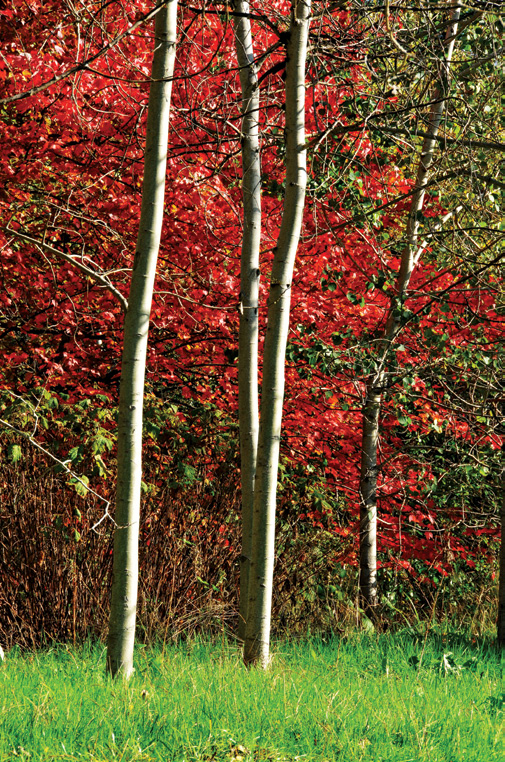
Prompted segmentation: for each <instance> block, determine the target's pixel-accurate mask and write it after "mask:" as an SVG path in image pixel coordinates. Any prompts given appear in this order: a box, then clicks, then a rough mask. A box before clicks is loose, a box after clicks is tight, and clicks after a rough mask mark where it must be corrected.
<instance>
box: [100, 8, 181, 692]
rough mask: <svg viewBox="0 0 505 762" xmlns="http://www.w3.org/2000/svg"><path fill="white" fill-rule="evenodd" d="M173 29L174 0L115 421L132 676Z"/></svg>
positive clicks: (152, 109) (156, 87)
mask: <svg viewBox="0 0 505 762" xmlns="http://www.w3.org/2000/svg"><path fill="white" fill-rule="evenodd" d="M176 32H177V0H169V2H168V3H167V5H165V6H164V7H163V8H162V9H161V10H160V11H159V12H158V14H157V15H156V27H155V48H154V56H153V64H152V81H151V88H150V93H149V105H148V116H147V136H146V150H145V159H144V182H143V186H142V207H141V213H140V224H139V233H138V238H137V247H136V252H135V260H134V263H133V273H132V280H131V285H130V296H129V299H128V311H127V313H126V318H125V323H124V339H123V358H122V365H121V387H120V399H119V421H118V456H117V457H118V483H117V495H116V513H115V521H116V529H115V533H114V562H113V578H112V594H111V611H110V620H109V635H108V641H107V670H108V672H109V673H110V674H111V675H112V676H115V675H118V674H120V675H122V676H124V677H125V678H128V677H129V676H130V675H131V673H132V671H133V646H134V639H135V620H136V613H137V585H138V536H139V518H140V485H141V475H142V407H143V397H144V375H145V364H146V352H147V337H148V331H149V316H150V312H151V302H152V293H153V287H154V278H155V274H156V263H157V258H158V250H159V245H160V238H161V228H162V222H163V204H164V198H165V174H166V162H167V147H168V122H169V113H170V96H171V90H172V76H173V71H174V61H175V47H176Z"/></svg>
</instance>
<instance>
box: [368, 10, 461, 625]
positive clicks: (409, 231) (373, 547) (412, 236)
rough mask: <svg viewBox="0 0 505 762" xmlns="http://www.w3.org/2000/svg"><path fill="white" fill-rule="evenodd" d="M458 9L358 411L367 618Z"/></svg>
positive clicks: (374, 594)
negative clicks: (382, 477) (383, 473)
mask: <svg viewBox="0 0 505 762" xmlns="http://www.w3.org/2000/svg"><path fill="white" fill-rule="evenodd" d="M459 16H460V8H459V7H454V8H452V10H451V17H450V24H449V25H448V26H447V29H446V32H445V40H444V57H443V58H441V60H440V71H439V75H438V82H437V85H436V86H435V90H434V92H433V97H432V99H431V100H432V102H433V103H434V105H433V107H432V109H431V111H430V114H429V119H428V128H427V136H426V137H425V139H424V142H423V146H422V149H421V155H420V157H419V165H418V170H417V176H416V180H415V185H414V193H413V196H412V203H411V206H410V210H409V216H408V220H407V226H406V246H405V248H404V249H403V252H402V256H401V263H400V270H399V272H398V276H397V281H396V289H395V291H396V297H395V301H394V304H393V305H392V308H391V310H390V314H389V318H388V320H387V323H386V327H385V329H384V333H383V336H382V338H381V340H380V345H379V346H380V347H381V352H380V353H379V357H378V359H377V361H376V369H375V373H374V374H373V375H372V377H371V378H370V379H369V381H368V382H367V386H366V397H365V403H364V406H363V435H362V447H361V469H360V483H359V493H360V532H359V540H360V566H359V569H360V578H359V580H360V581H359V584H360V594H361V601H362V604H363V607H364V610H365V613H366V614H367V615H368V616H371V617H372V618H373V616H374V612H375V610H376V607H377V604H378V594H377V476H378V460H377V447H378V440H379V431H380V424H379V416H380V411H381V403H382V395H383V391H384V382H385V380H386V371H385V368H384V366H385V362H386V358H387V355H388V352H389V350H390V347H391V344H392V342H393V341H394V339H395V337H396V336H397V334H398V332H399V331H400V329H401V321H402V308H403V305H404V302H405V300H406V298H407V296H408V287H409V283H410V279H411V276H412V272H413V270H414V268H415V266H416V264H417V262H418V260H419V257H420V256H421V254H422V252H423V250H424V248H425V244H422V245H421V246H419V244H418V237H419V226H420V220H419V217H420V215H419V213H420V212H421V210H422V208H423V205H424V196H425V193H426V186H427V183H428V179H429V175H430V169H431V168H432V165H433V158H434V150H435V146H436V145H437V134H438V130H439V127H440V122H441V120H442V115H443V113H444V108H445V101H446V99H447V95H448V88H449V73H450V65H451V60H452V55H453V50H454V42H455V38H456V34H457V29H458V20H459Z"/></svg>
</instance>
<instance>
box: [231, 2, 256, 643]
mask: <svg viewBox="0 0 505 762" xmlns="http://www.w3.org/2000/svg"><path fill="white" fill-rule="evenodd" d="M235 11H236V12H237V13H239V14H242V15H240V16H235V17H234V25H235V47H236V51H237V60H238V65H239V72H240V86H241V89H242V133H241V142H242V194H243V200H244V201H243V203H244V229H243V238H242V258H241V263H240V299H239V309H240V327H239V351H238V401H239V432H240V479H241V487H242V554H241V557H240V608H239V625H238V637H239V639H240V640H241V641H243V640H244V638H245V623H246V621H247V597H248V590H249V564H250V559H251V543H252V514H253V500H254V476H255V473H256V451H257V449H258V425H259V421H258V291H259V276H260V269H259V252H260V238H261V162H260V148H259V137H258V132H259V122H258V119H259V107H260V97H259V95H260V94H259V87H258V75H257V70H256V65H255V63H254V51H253V44H252V35H251V20H250V18H249V3H248V2H247V0H236V2H235Z"/></svg>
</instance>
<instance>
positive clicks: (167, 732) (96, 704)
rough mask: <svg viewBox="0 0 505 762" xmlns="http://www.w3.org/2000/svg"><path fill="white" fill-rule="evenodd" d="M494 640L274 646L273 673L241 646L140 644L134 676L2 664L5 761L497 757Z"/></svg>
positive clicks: (499, 716)
mask: <svg viewBox="0 0 505 762" xmlns="http://www.w3.org/2000/svg"><path fill="white" fill-rule="evenodd" d="M502 658H503V657H501V656H500V654H499V653H498V652H497V650H496V649H495V648H494V646H493V645H492V641H491V639H489V640H487V639H486V638H485V637H483V638H480V639H476V638H474V637H472V636H471V635H468V636H467V635H461V634H460V635H449V634H444V633H442V632H433V631H432V632H431V633H429V634H425V635H423V634H421V633H418V634H416V633H414V632H413V631H410V632H399V633H396V634H394V635H393V634H389V633H388V634H385V635H379V636H377V635H366V634H363V633H361V634H358V633H356V632H355V633H350V634H349V635H348V636H341V637H328V638H327V639H326V640H325V639H322V638H315V637H312V638H311V637H308V638H307V637H306V638H303V639H300V640H291V641H287V640H278V641H276V643H275V644H274V648H273V658H272V663H271V665H270V669H269V670H268V671H266V672H264V671H260V670H250V671H248V670H247V669H246V668H245V667H244V666H243V664H242V662H241V659H240V656H239V649H238V648H237V646H236V644H235V643H233V642H232V641H230V640H229V639H226V638H224V637H223V638H215V639H213V640H210V639H208V638H207V639H205V638H203V637H199V636H196V637H193V638H189V639H187V640H185V641H183V640H180V641H179V642H178V643H173V642H171V643H170V644H168V643H166V644H161V643H160V644H158V645H155V646H149V647H147V646H139V647H138V649H137V654H136V659H135V661H136V664H137V669H136V672H135V674H134V675H133V677H132V679H131V680H130V681H129V682H128V683H126V682H118V681H116V682H113V681H111V680H110V679H109V678H107V677H106V675H105V651H104V648H103V645H101V644H99V643H95V644H92V643H91V642H88V643H87V644H84V645H82V646H78V647H69V646H58V647H53V648H48V649H45V650H39V651H25V652H23V651H22V650H21V649H19V648H18V647H15V648H13V649H11V650H10V651H8V652H7V654H6V658H5V660H4V661H3V662H2V663H1V664H0V695H1V698H0V718H1V725H0V727H1V730H0V760H1V762H7V761H9V762H11V760H31V761H32V762H49V761H50V762H56V760H58V761H59V762H78V761H79V760H87V761H88V762H113V760H114V761H116V760H117V761H118V762H119V760H121V762H130V760H131V761H132V762H133V761H134V760H135V761H136V762H155V761H158V760H159V761H160V762H161V760H163V762H211V761H213V762H253V761H254V762H259V761H260V760H272V761H273V760H276V761H278V762H284V761H285V762H294V761H295V760H307V762H310V761H311V760H314V762H315V761H316V760H318V761H320V762H322V761H323V760H345V761H346V762H352V761H353V760H360V761H363V762H364V761H366V760H373V762H378V761H379V760H388V761H390V762H408V761H409V760H415V762H423V761H424V760H426V762H428V760H429V762H460V761H461V762H463V760H464V761H465V762H472V761H473V760H475V762H477V760H479V762H481V760H483V759H486V760H488V761H489V762H491V760H499V759H502V758H503V756H502V755H503V736H502V733H503V709H504V701H505V694H504V693H503V683H502V677H503V661H502Z"/></svg>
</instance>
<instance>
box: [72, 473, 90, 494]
mask: <svg viewBox="0 0 505 762" xmlns="http://www.w3.org/2000/svg"><path fill="white" fill-rule="evenodd" d="M68 483H69V484H70V485H71V486H72V487H73V488H74V489H75V491H76V492H77V494H78V495H80V496H81V497H86V495H87V494H88V487H87V485H88V484H89V479H88V477H87V476H81V477H79V479H77V478H76V477H75V476H71V477H70V480H69V482H68Z"/></svg>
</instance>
